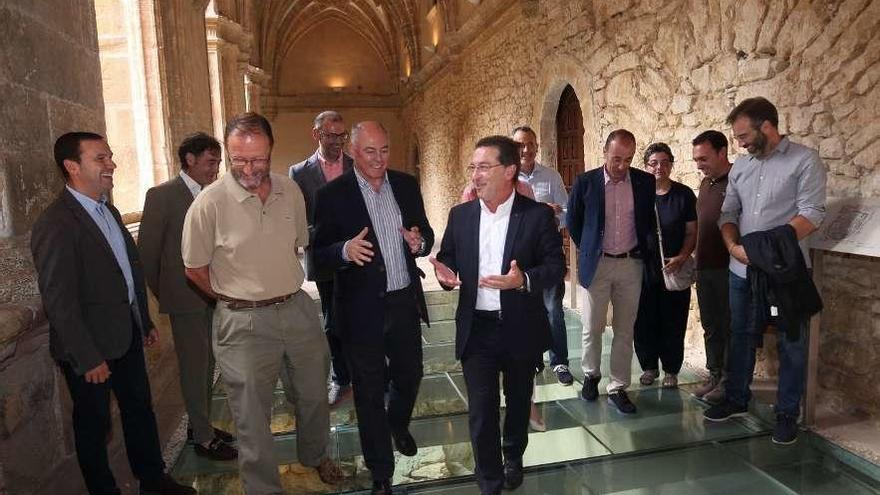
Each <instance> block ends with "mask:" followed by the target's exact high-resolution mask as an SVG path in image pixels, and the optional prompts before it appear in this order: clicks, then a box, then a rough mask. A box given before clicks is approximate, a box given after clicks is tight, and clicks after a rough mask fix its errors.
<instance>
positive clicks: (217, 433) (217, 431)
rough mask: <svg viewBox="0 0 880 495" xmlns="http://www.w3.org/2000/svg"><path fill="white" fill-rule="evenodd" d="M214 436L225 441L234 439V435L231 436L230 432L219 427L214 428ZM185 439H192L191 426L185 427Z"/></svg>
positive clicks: (228, 441) (230, 441)
mask: <svg viewBox="0 0 880 495" xmlns="http://www.w3.org/2000/svg"><path fill="white" fill-rule="evenodd" d="M214 438H219V439H220V440H223V441H224V442H226V443H232V442H234V441H235V437H234V436H232V433H229V432H225V431H223V430H221V429H220V428H214ZM186 439H187V440H188V441H190V442H192V441H193V431H192V428H187V429H186Z"/></svg>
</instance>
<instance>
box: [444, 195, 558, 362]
mask: <svg viewBox="0 0 880 495" xmlns="http://www.w3.org/2000/svg"><path fill="white" fill-rule="evenodd" d="M479 250H480V201H479V200H473V201H468V202H467V203H463V204H460V205H458V206H456V207H454V208H452V210H451V211H450V212H449V220H448V221H447V224H446V232H445V233H444V234H443V241H442V242H441V243H440V252H439V253H438V254H437V259H438V260H439V261H441V262H442V263H443V264H445V265H446V266H448V267H449V268H450V269H451V270H452V271H453V272H455V273H457V274H458V277H459V280H461V287H460V289H459V296H458V309H456V313H455V325H456V330H455V357H456V359H461V356H462V353H464V350H465V348H466V346H467V341H468V338H469V337H470V333H471V327H472V325H473V315H474V309H475V307H476V304H477V285H478V279H479V272H480V256H479ZM511 260H516V263H517V265H518V266H519V267H520V269H521V270H523V271H524V272H525V273H526V274H527V275H528V279H529V286H530V291H529V292H520V291H518V290H513V289H512V290H503V291H501V325H502V329H503V332H504V333H505V336H506V338H505V342H506V343H507V344H508V346H509V349H508V351H509V352H510V353H511V354H513V355H514V356H517V357H520V358H523V359H535V360H537V359H538V358H539V357H540V355H541V354H542V353H543V352H544V351H545V350H547V349H548V348H549V347H550V340H551V337H550V322H549V320H548V319H547V310H546V309H544V296H543V293H544V289H545V288H547V287H553V286H555V285H557V284H559V282H560V281H561V280H562V278H563V277H564V276H565V258H564V256H563V254H562V238H561V237H560V235H559V231H558V230H557V228H556V218H555V216H554V214H553V210H552V209H551V208H550V207H549V206H547V205H545V204H543V203H538V202H536V201H534V200H531V199H529V198H527V197H525V196H521V195H519V194H517V195H516V197H515V198H514V200H513V207H512V209H511V212H510V222H509V224H508V226H507V237H506V239H505V243H504V256H503V261H502V272H503V273H507V272H508V271H509V270H510V262H511Z"/></svg>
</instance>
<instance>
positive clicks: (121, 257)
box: [67, 186, 135, 303]
mask: <svg viewBox="0 0 880 495" xmlns="http://www.w3.org/2000/svg"><path fill="white" fill-rule="evenodd" d="M67 190H68V191H70V194H73V197H74V198H76V200H77V201H79V204H81V205H82V207H83V208H85V210H86V212H87V213H88V214H89V216H90V217H92V220H94V221H95V225H97V226H98V229H99V230H100V231H101V233H102V234H104V238H105V239H107V243H108V244H110V249H112V250H113V256H114V257H115V258H116V262H117V263H119V268H120V269H122V275H123V276H124V277H125V284H126V285H128V302H129V303H134V301H135V298H134V276H132V272H131V261H130V260H129V259H128V250H127V249H126V247H125V238H124V237H123V236H122V229H121V227H120V226H119V224H118V223H116V219H115V218H113V214H112V213H110V209H109V208H107V201H106V198H101V201H95V200H94V199H92V198H90V197H88V196H86V195H85V194H82V193H81V192H79V191H77V190H75V189H73V188H72V187H70V186H67Z"/></svg>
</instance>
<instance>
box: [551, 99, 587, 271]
mask: <svg viewBox="0 0 880 495" xmlns="http://www.w3.org/2000/svg"><path fill="white" fill-rule="evenodd" d="M556 157H557V159H556V169H557V170H558V171H559V175H561V176H562V182H563V183H564V184H565V189H566V190H568V192H571V186H572V184H574V179H575V177H577V175H578V174H579V173H581V172H583V171H584V117H583V114H582V113H581V102H580V100H578V97H577V95H576V94H575V92H574V88H572V87H571V85H566V86H565V89H563V90H562V95H561V96H560V97H559V109H558V110H557V111H556ZM562 248H563V250H564V251H565V263H566V266H567V265H568V263H569V258H570V256H569V255H570V249H571V238H570V237H569V235H568V231H564V232H563V236H562Z"/></svg>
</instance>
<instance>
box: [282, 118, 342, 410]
mask: <svg viewBox="0 0 880 495" xmlns="http://www.w3.org/2000/svg"><path fill="white" fill-rule="evenodd" d="M312 138H313V139H314V140H315V141H317V142H318V149H317V151H315V153H314V154H313V155H312V156H310V157H308V158H306V159H305V160H303V161H301V162H299V163H297V164H295V165H293V166H291V167H290V172H289V173H290V178H291V179H293V180H294V181H296V183H297V184H298V185H299V188H300V189H302V193H303V198H304V199H305V201H306V219H307V220H308V222H309V239H310V240H311V242H310V243H309V246H306V249H305V254H306V256H305V269H306V278H308V279H309V280H311V281H314V282H315V285H316V286H317V287H318V296H319V297H320V298H321V313H322V314H323V316H324V333H325V334H326V335H327V343H328V344H330V359H331V362H332V364H333V368H332V371H331V377H330V378H331V382H330V390H329V391H328V394H327V396H328V401H329V402H330V405H333V404H336V403H337V402H339V401H340V400H342V399H343V398H344V397H346V395H347V392H348V391H350V390H351V388H350V385H351V378H350V377H349V375H348V366H347V365H346V364H345V357H344V356H343V354H342V342H340V341H339V337H337V336H336V334H334V333H333V332H332V331H331V328H333V324H332V320H333V318H332V314H333V308H332V305H333V271H332V270H323V271H319V270H318V269H317V267H316V266H315V261H314V259H313V256H312V246H311V245H312V243H313V241H314V238H315V197H316V196H317V194H318V189H320V188H321V187H324V184H326V183H328V182H330V181H332V180H333V179H335V178H337V177H339V176H340V175H342V174H344V173H346V172H348V171H349V170H351V167H352V164H353V163H354V161H353V160H352V159H351V157H350V156H348V155H346V154H345V153H343V152H342V147H343V146H344V145H345V141H346V140H348V132H346V129H345V121H344V120H343V119H342V115H341V114H340V113H339V112H334V111H333V110H326V111H323V112H321V113H319V114H318V115H317V116H316V117H315V121H314V125H313V127H312ZM329 207H333V205H332V204H330V205H329Z"/></svg>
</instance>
